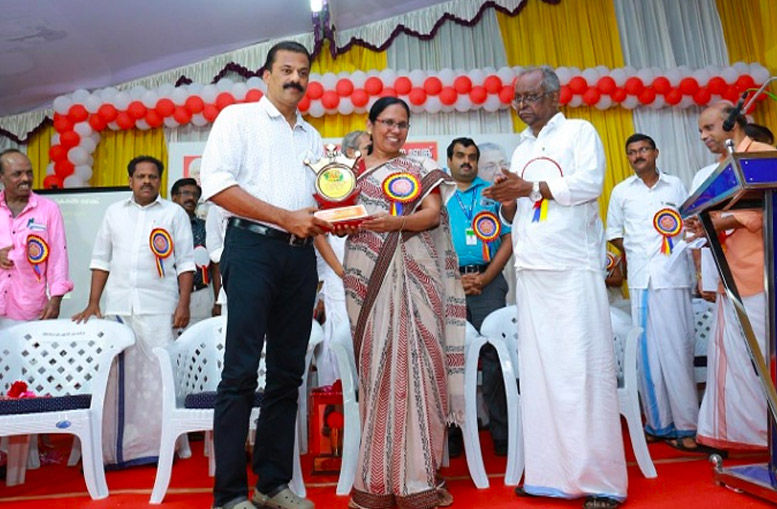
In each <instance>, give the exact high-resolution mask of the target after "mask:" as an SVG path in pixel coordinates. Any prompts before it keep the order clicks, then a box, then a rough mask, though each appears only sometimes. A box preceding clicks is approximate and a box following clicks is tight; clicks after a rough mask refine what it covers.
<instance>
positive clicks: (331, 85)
mask: <svg viewBox="0 0 777 509" xmlns="http://www.w3.org/2000/svg"><path fill="white" fill-rule="evenodd" d="M321 84H322V85H323V86H324V90H334V89H335V85H336V84H337V76H335V73H333V72H328V73H325V74H324V75H323V76H321Z"/></svg>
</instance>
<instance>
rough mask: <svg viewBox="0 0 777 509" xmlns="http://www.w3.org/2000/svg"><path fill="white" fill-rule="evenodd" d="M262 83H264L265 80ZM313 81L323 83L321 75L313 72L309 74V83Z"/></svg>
mask: <svg viewBox="0 0 777 509" xmlns="http://www.w3.org/2000/svg"><path fill="white" fill-rule="evenodd" d="M262 81H263V82H264V80H262ZM311 81H318V82H319V83H321V75H320V74H319V73H317V72H311V73H310V74H308V82H311Z"/></svg>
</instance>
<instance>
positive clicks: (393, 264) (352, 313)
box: [344, 97, 466, 509]
mask: <svg viewBox="0 0 777 509" xmlns="http://www.w3.org/2000/svg"><path fill="white" fill-rule="evenodd" d="M409 116H410V110H409V108H408V106H407V104H406V103H405V102H404V101H402V100H401V99H398V98H395V97H384V98H381V99H379V100H378V101H377V102H375V104H374V105H373V107H372V108H371V109H370V113H369V120H368V121H367V132H368V133H370V134H371V136H372V146H371V149H370V152H369V154H368V155H367V156H366V157H365V158H364V159H363V161H362V162H361V163H360V167H359V168H360V173H359V175H358V181H357V182H358V188H359V190H360V195H359V200H360V203H361V204H363V205H364V206H365V207H366V209H367V211H368V213H369V214H370V216H371V219H369V220H367V221H365V222H364V223H362V224H361V227H360V228H359V229H358V231H355V232H354V231H352V232H351V233H352V234H351V235H350V236H349V237H348V239H347V242H346V251H345V259H344V267H345V278H344V284H345V290H346V307H347V309H348V317H349V319H350V322H351V331H352V333H353V341H354V352H355V355H356V365H357V370H358V372H359V411H360V417H361V426H362V438H361V446H360V449H359V459H358V465H357V469H356V472H357V473H356V479H355V482H354V488H353V491H352V499H351V502H350V504H349V507H351V508H357V509H359V508H361V509H382V508H391V507H394V506H397V507H400V508H419V509H428V508H433V507H443V506H447V505H450V504H451V503H452V502H453V498H452V497H451V495H450V493H449V492H448V491H447V490H446V489H445V484H444V482H443V481H442V480H441V478H440V477H439V476H438V474H437V470H438V469H439V467H440V465H441V463H442V455H443V444H444V442H445V438H446V430H447V425H448V424H449V423H455V424H460V423H461V422H463V420H464V397H463V382H464V335H465V325H466V305H465V300H464V293H463V290H462V286H461V283H460V281H459V271H458V261H457V259H456V253H455V251H454V250H453V247H452V244H451V239H450V229H449V226H448V218H447V214H446V208H445V207H444V206H443V200H444V199H445V198H446V197H449V196H450V195H451V193H453V191H454V189H455V185H454V183H453V181H452V180H451V179H450V177H448V176H447V175H446V174H445V173H444V172H443V171H442V170H440V169H439V167H438V166H437V164H436V163H434V162H433V161H431V160H429V159H425V158H423V159H419V158H414V157H410V156H406V155H404V154H403V153H402V152H401V149H402V146H403V145H404V143H405V139H406V138H407V132H408V128H409Z"/></svg>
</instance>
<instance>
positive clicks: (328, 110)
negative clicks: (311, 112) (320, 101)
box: [324, 108, 337, 115]
mask: <svg viewBox="0 0 777 509" xmlns="http://www.w3.org/2000/svg"><path fill="white" fill-rule="evenodd" d="M324 113H326V114H327V115H336V114H337V108H325V109H324Z"/></svg>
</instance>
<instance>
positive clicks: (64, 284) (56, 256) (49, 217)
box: [0, 149, 73, 344]
mask: <svg viewBox="0 0 777 509" xmlns="http://www.w3.org/2000/svg"><path fill="white" fill-rule="evenodd" d="M0 183H2V184H3V187H4V190H3V191H2V192H0V330H2V329H5V328H8V327H11V326H13V325H16V324H18V323H23V322H28V321H31V320H47V319H50V318H57V317H59V305H60V302H61V301H62V296H63V295H65V294H66V293H67V292H69V291H70V290H72V289H73V282H72V281H70V279H69V277H68V259H67V245H66V241H65V226H64V224H63V221H62V213H61V212H60V210H59V207H58V206H57V204H56V203H54V202H53V201H51V200H49V199H48V198H44V197H42V196H39V195H37V194H35V193H33V192H32V183H33V173H32V163H31V162H30V159H29V158H28V157H27V156H26V155H24V154H23V153H21V152H20V151H18V150H16V149H8V150H5V151H3V152H2V153H0ZM47 293H48V295H49V296H48V297H47V296H46V295H47ZM0 344H2V341H0Z"/></svg>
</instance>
